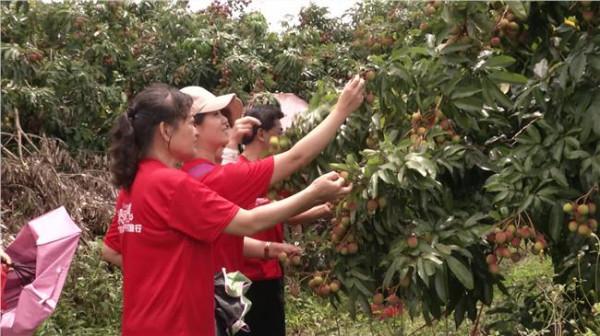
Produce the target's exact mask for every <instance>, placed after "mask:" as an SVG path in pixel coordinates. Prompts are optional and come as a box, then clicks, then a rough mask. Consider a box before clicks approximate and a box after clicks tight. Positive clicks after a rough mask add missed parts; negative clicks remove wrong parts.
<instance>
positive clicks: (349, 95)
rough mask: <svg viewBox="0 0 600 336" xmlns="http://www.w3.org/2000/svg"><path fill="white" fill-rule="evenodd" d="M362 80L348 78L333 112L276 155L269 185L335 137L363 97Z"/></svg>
mask: <svg viewBox="0 0 600 336" xmlns="http://www.w3.org/2000/svg"><path fill="white" fill-rule="evenodd" d="M363 89H364V80H363V79H362V78H360V77H359V76H355V77H354V78H353V79H352V80H350V81H349V82H348V83H347V84H346V86H345V87H344V90H343V91H342V94H341V95H340V98H339V99H338V102H337V104H336V105H335V108H334V109H333V111H332V112H331V113H330V114H329V115H328V116H327V118H325V120H323V121H322V122H321V123H320V124H319V125H318V126H317V127H315V129H313V130H312V131H311V132H310V133H308V134H307V135H306V136H305V137H304V138H302V139H301V140H300V141H298V142H297V143H296V144H295V145H294V146H293V147H292V148H290V150H288V151H286V152H283V153H281V154H277V155H275V170H274V171H273V176H272V177H271V184H274V183H277V182H278V181H281V180H283V179H285V178H286V177H288V176H290V175H291V174H292V173H294V172H295V171H297V170H299V169H300V168H302V167H303V166H305V165H307V164H308V163H309V162H311V161H312V160H313V159H314V158H315V157H316V156H317V155H319V153H320V152H321V151H322V150H323V149H325V147H326V146H327V145H328V144H329V142H331V140H332V139H333V138H334V137H335V134H336V132H337V130H338V128H339V127H340V126H341V125H342V124H343V123H344V121H345V120H346V117H348V115H350V113H352V112H353V111H354V110H356V109H357V108H358V107H359V106H360V104H362V101H363V99H364V93H363Z"/></svg>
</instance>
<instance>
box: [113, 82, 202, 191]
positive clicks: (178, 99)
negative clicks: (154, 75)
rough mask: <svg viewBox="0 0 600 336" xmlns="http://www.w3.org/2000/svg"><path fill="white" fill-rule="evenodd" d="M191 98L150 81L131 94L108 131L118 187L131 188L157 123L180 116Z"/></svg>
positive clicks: (184, 116) (186, 112)
mask: <svg viewBox="0 0 600 336" xmlns="http://www.w3.org/2000/svg"><path fill="white" fill-rule="evenodd" d="M191 106H192V98H191V97H190V96H188V95H186V94H184V93H181V92H179V90H177V89H175V88H172V87H170V86H167V85H164V84H154V85H151V86H149V87H147V88H145V89H144V90H142V91H141V92H140V93H138V94H137V95H136V96H135V97H134V98H133V101H132V102H131V104H130V105H129V107H128V108H127V111H126V112H125V113H123V114H122V115H121V116H119V117H118V118H117V120H116V121H115V125H114V127H113V129H112V131H111V145H110V148H109V155H110V158H111V163H110V171H111V173H112V182H113V183H114V184H115V186H117V187H119V188H124V189H126V190H130V189H131V185H132V184H133V180H134V179H135V175H136V173H137V169H138V164H139V163H140V161H141V160H142V158H144V156H145V155H146V152H147V151H148V149H149V148H150V146H151V144H152V140H153V136H154V132H155V129H156V127H157V126H158V124H160V123H161V122H166V123H168V124H171V125H174V124H175V123H176V121H178V120H184V119H185V118H186V117H187V115H188V113H189V110H190V107H191Z"/></svg>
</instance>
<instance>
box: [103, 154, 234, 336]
mask: <svg viewBox="0 0 600 336" xmlns="http://www.w3.org/2000/svg"><path fill="white" fill-rule="evenodd" d="M118 203H119V204H118V208H117V213H116V214H115V217H116V220H113V223H112V224H111V229H110V230H109V233H107V237H106V238H105V241H106V242H107V245H108V246H110V247H112V248H115V247H117V248H115V250H117V251H119V248H118V244H117V243H115V242H116V241H117V240H115V239H114V230H118V231H121V232H122V233H121V234H120V252H121V253H122V255H123V326H122V333H123V335H144V336H146V335H210V336H213V335H214V334H215V319H214V314H215V310H214V279H213V274H214V267H213V265H212V246H213V242H214V241H215V240H216V239H217V238H218V237H219V236H220V235H221V234H222V232H223V230H224V229H225V227H226V226H227V225H228V224H229V223H230V222H231V220H232V219H233V218H234V217H235V215H236V213H237V211H238V210H239V208H238V207H237V206H236V205H234V204H232V203H230V202H228V201H226V200H224V199H223V198H221V197H220V196H219V195H217V194H216V193H214V192H213V191H212V190H210V189H208V188H206V186H204V185H203V184H202V183H200V182H198V181H196V180H195V179H193V178H191V177H190V176H189V175H188V174H186V173H184V172H182V171H180V170H177V169H172V168H168V167H166V166H165V165H163V164H162V163H161V162H159V161H155V160H144V161H142V162H141V163H140V165H139V169H138V173H137V175H136V178H135V181H134V183H133V186H132V188H131V192H130V194H129V195H127V193H125V192H122V193H121V195H120V197H119V199H118ZM111 230H112V231H111ZM111 237H112V238H111Z"/></svg>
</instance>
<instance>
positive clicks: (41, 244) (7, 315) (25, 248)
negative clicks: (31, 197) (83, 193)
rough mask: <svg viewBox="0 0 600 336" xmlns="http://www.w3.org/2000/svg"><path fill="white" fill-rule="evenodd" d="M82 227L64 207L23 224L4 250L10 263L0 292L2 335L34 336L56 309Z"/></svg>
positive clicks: (0, 326) (0, 329)
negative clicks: (3, 306)
mask: <svg viewBox="0 0 600 336" xmlns="http://www.w3.org/2000/svg"><path fill="white" fill-rule="evenodd" d="M80 234H81V230H80V229H79V228H78V227H77V225H75V223H74V222H73V220H72V219H71V217H69V214H68V213H67V211H66V210H65V208H64V207H60V208H58V209H55V210H53V211H50V212H48V213H46V214H45V215H43V216H41V217H38V218H36V219H34V220H32V221H30V222H29V223H27V225H25V227H23V228H22V229H21V231H20V232H19V234H18V235H17V238H16V239H15V240H14V241H13V242H12V243H11V244H10V246H9V247H8V248H7V249H6V253H7V254H8V255H10V257H11V259H12V262H13V269H12V270H11V271H9V272H8V274H7V278H6V287H5V288H4V292H3V293H2V301H3V303H5V309H3V310H2V320H1V321H0V331H1V334H2V335H3V336H11V335H14V336H21V335H33V333H34V332H35V329H36V328H37V327H38V326H39V325H40V324H42V322H43V321H44V320H45V319H47V318H48V317H49V316H50V314H52V312H53V311H54V309H55V308H56V304H57V302H58V298H59V297H60V292H61V291H62V288H63V285H64V283H65V280H66V278H67V273H68V272H69V266H70V265H71V260H72V259H73V255H74V254H75V250H76V249H77V245H78V243H79V235H80Z"/></svg>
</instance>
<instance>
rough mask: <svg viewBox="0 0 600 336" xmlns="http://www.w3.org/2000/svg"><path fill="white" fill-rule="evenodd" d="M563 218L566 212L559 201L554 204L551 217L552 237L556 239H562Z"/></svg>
mask: <svg viewBox="0 0 600 336" xmlns="http://www.w3.org/2000/svg"><path fill="white" fill-rule="evenodd" d="M563 218H564V214H563V210H562V207H561V206H560V205H559V204H558V203H556V204H554V206H553V207H552V210H551V211H550V218H549V221H550V223H549V231H550V237H552V239H553V240H554V241H558V240H559V239H560V233H561V231H562V228H563Z"/></svg>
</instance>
